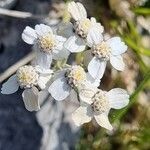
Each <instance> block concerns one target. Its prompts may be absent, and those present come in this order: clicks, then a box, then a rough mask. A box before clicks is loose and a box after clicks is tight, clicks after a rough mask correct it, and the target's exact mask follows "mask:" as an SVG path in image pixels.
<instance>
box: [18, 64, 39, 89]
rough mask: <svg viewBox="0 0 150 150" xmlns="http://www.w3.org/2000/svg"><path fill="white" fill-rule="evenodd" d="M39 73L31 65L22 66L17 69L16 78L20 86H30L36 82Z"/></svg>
mask: <svg viewBox="0 0 150 150" xmlns="http://www.w3.org/2000/svg"><path fill="white" fill-rule="evenodd" d="M38 77H39V75H38V74H37V73H36V71H35V69H34V68H33V67H32V66H22V67H20V68H19V69H18V70H17V78H18V82H19V84H20V87H21V88H30V87H32V86H34V85H36V84H37V80H38Z"/></svg>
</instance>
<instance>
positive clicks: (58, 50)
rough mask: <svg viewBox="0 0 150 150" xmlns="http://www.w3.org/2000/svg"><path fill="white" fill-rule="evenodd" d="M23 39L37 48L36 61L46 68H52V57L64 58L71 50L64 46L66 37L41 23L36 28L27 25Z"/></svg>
mask: <svg viewBox="0 0 150 150" xmlns="http://www.w3.org/2000/svg"><path fill="white" fill-rule="evenodd" d="M22 39H23V40H24V41H25V42H26V43H28V44H31V45H34V46H35V48H36V50H37V55H36V63H37V64H38V65H39V66H41V67H43V68H45V69H48V68H50V65H51V62H52V58H53V59H64V58H67V57H68V55H69V51H68V50H66V49H65V48H64V47H63V44H64V42H65V41H66V38H64V37H62V36H59V35H56V34H54V33H53V31H52V29H51V27H50V26H47V25H44V24H39V25H36V26H35V29H32V28H31V27H29V26H27V27H26V28H25V29H24V31H23V33H22Z"/></svg>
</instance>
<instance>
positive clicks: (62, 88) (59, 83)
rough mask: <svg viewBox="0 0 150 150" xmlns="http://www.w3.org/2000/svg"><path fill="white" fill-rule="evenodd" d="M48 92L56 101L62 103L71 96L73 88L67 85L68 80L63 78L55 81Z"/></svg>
mask: <svg viewBox="0 0 150 150" xmlns="http://www.w3.org/2000/svg"><path fill="white" fill-rule="evenodd" d="M48 91H49V92H50V94H51V95H52V97H53V98H54V99H55V100H57V101H61V100H64V99H66V98H67V97H68V96H69V94H70V91H71V87H70V86H69V85H68V84H67V80H66V78H64V77H62V78H58V79H57V80H55V81H54V82H53V83H52V84H51V85H50V87H49V89H48Z"/></svg>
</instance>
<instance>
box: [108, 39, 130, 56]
mask: <svg viewBox="0 0 150 150" xmlns="http://www.w3.org/2000/svg"><path fill="white" fill-rule="evenodd" d="M106 43H107V44H108V45H109V46H110V47H111V53H112V54H113V55H120V54H122V53H124V52H125V51H127V46H126V45H125V43H124V42H122V41H121V38H120V37H113V38H111V39H109V40H107V42H106Z"/></svg>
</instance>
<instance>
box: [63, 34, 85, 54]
mask: <svg viewBox="0 0 150 150" xmlns="http://www.w3.org/2000/svg"><path fill="white" fill-rule="evenodd" d="M85 46H86V44H85V41H84V40H83V39H82V38H80V37H79V36H75V35H74V36H71V37H70V38H69V39H68V40H67V41H66V42H65V43H64V47H65V48H66V49H67V50H68V51H70V52H72V53H78V52H82V51H84V50H85Z"/></svg>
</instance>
